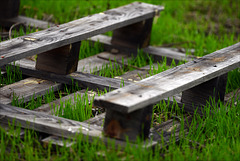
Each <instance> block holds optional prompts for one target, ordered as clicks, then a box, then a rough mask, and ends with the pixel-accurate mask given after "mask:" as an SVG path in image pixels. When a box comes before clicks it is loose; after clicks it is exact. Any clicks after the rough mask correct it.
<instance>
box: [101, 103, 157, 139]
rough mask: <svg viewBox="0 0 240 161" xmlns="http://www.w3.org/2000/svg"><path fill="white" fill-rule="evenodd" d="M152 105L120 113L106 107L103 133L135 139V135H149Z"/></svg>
mask: <svg viewBox="0 0 240 161" xmlns="http://www.w3.org/2000/svg"><path fill="white" fill-rule="evenodd" d="M152 109H153V106H149V107H145V108H143V109H140V110H137V111H134V112H132V113H121V112H118V111H114V110H111V109H107V112H106V117H105V120H104V121H105V122H104V133H105V135H106V136H108V137H112V138H116V139H120V140H126V137H127V138H128V140H129V141H136V139H137V137H140V138H143V139H146V138H148V136H149V132H150V125H151V120H152Z"/></svg>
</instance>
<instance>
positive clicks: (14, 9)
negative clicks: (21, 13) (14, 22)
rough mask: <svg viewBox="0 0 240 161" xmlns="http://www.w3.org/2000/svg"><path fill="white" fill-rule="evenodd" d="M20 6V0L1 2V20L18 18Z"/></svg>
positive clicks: (2, 0) (3, 0) (4, 0)
mask: <svg viewBox="0 0 240 161" xmlns="http://www.w3.org/2000/svg"><path fill="white" fill-rule="evenodd" d="M19 6H20V0H1V5H0V19H3V18H12V17H16V16H17V15H18V10H19Z"/></svg>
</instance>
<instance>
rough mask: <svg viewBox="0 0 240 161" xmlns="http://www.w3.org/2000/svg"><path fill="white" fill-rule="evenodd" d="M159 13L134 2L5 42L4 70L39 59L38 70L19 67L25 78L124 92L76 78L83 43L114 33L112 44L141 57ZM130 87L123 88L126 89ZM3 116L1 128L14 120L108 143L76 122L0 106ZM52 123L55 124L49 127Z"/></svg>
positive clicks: (0, 49)
mask: <svg viewBox="0 0 240 161" xmlns="http://www.w3.org/2000/svg"><path fill="white" fill-rule="evenodd" d="M161 10H163V7H162V6H155V5H151V4H146V3H140V2H135V3H132V4H129V5H126V6H123V7H119V8H116V9H111V10H109V11H106V12H103V13H99V14H95V15H92V16H88V17H84V18H81V19H79V20H75V21H72V22H69V23H66V24H62V25H59V26H55V27H51V28H49V29H46V30H43V31H39V32H36V33H32V34H29V35H26V36H22V37H18V38H15V39H11V40H8V41H5V42H1V43H0V67H3V66H4V65H6V64H8V63H11V62H13V61H17V60H20V59H22V58H25V57H28V56H33V55H35V54H38V57H37V63H36V69H37V70H36V69H33V68H32V67H30V68H26V67H25V68H24V67H21V70H22V71H23V73H25V74H27V75H31V76H36V77H38V78H39V77H40V78H44V79H50V80H53V81H57V82H60V83H66V82H67V83H69V82H72V81H75V82H78V81H79V85H80V83H81V85H80V86H83V87H86V88H87V87H90V88H91V87H92V88H94V89H103V88H106V87H107V88H109V84H111V85H112V86H111V88H112V89H117V88H119V87H120V83H121V80H118V79H108V78H103V77H99V76H94V75H91V74H87V73H81V72H74V71H76V69H77V65H78V54H79V48H80V45H81V41H82V40H86V39H88V38H90V37H92V36H95V35H98V34H101V33H105V32H107V31H112V30H113V37H112V38H111V44H113V45H115V46H118V47H120V48H121V47H123V48H131V49H132V50H135V51H137V49H138V48H144V47H147V46H148V45H149V42H150V34H151V27H152V20H153V17H154V16H155V15H158V14H159V12H160V11H161ZM73 72H74V73H73ZM67 74H69V75H67ZM127 84H128V83H127V82H125V85H127ZM1 90H2V89H1ZM0 116H1V119H0V122H4V123H8V121H12V120H16V122H18V123H21V126H22V127H23V128H32V129H34V130H37V131H41V132H46V133H48V134H53V135H57V136H64V137H70V136H72V135H73V134H76V133H79V131H80V130H81V132H82V133H83V135H85V136H86V135H89V136H90V137H89V138H90V139H91V138H96V137H99V138H103V139H104V136H102V131H101V130H99V129H97V128H95V127H94V126H91V125H88V124H87V123H79V122H76V121H75V122H74V121H71V120H68V119H62V118H58V117H54V116H50V115H46V114H42V113H38V112H34V111H30V110H24V109H20V108H16V107H12V106H9V105H4V104H2V103H0ZM49 120H52V121H50V122H49ZM29 123H30V124H29ZM105 140H108V138H107V139H105ZM120 144H122V142H120Z"/></svg>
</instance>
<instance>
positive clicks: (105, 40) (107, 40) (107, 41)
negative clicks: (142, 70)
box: [89, 35, 194, 65]
mask: <svg viewBox="0 0 240 161" xmlns="http://www.w3.org/2000/svg"><path fill="white" fill-rule="evenodd" d="M89 40H91V41H92V42H93V43H94V42H99V43H101V44H103V47H104V49H105V50H107V51H112V50H115V51H116V50H117V51H118V52H123V53H126V54H127V53H128V54H132V53H135V51H134V50H133V49H131V48H127V47H119V46H117V45H114V44H112V43H111V37H109V36H106V35H97V36H94V37H91V38H89ZM142 50H143V52H144V53H148V54H150V55H152V56H153V58H154V61H155V62H157V61H158V62H159V61H161V60H162V59H163V57H166V58H167V64H168V65H171V62H172V60H173V59H174V60H175V62H176V63H178V62H179V61H180V60H187V61H191V60H192V59H193V58H194V57H192V56H187V55H186V54H184V53H181V52H177V51H174V50H171V49H169V48H164V47H154V46H148V47H145V48H143V49H142ZM135 54H136V53H135Z"/></svg>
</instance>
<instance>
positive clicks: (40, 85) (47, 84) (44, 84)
mask: <svg viewBox="0 0 240 161" xmlns="http://www.w3.org/2000/svg"><path fill="white" fill-rule="evenodd" d="M62 87H63V86H62V84H59V83H54V82H52V81H47V80H42V79H37V78H26V79H24V80H21V81H19V82H16V83H13V84H10V85H6V86H4V87H2V88H0V103H2V104H11V102H12V99H13V95H15V96H16V97H18V98H19V99H22V98H23V99H24V102H27V101H29V100H31V99H32V97H33V96H34V98H36V97H37V96H42V95H44V94H46V92H47V91H50V90H53V91H57V90H59V89H61V88H62Z"/></svg>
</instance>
